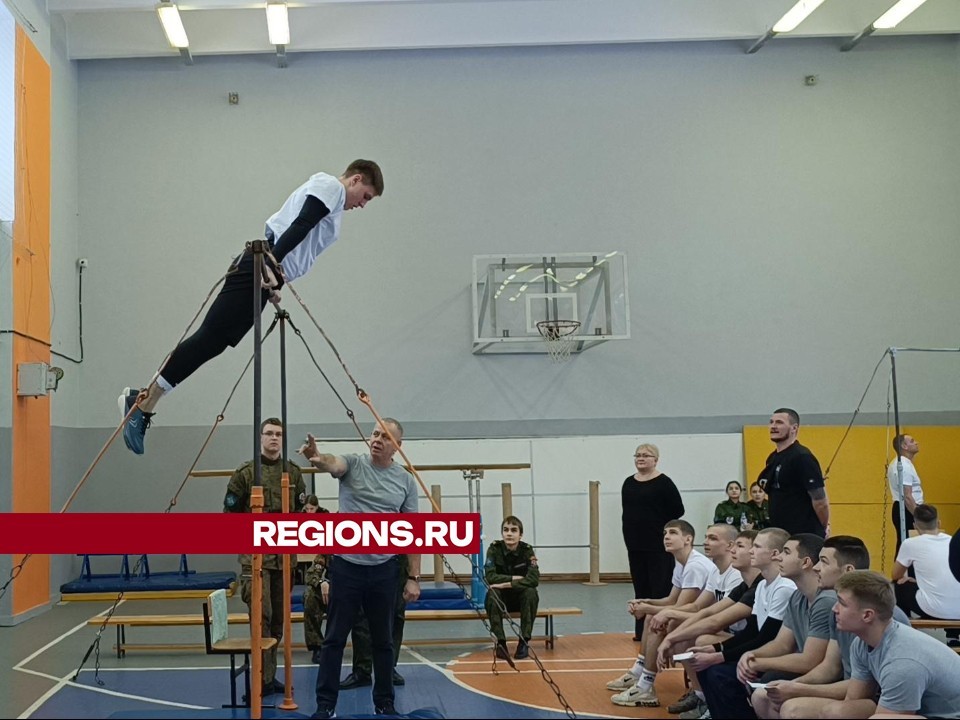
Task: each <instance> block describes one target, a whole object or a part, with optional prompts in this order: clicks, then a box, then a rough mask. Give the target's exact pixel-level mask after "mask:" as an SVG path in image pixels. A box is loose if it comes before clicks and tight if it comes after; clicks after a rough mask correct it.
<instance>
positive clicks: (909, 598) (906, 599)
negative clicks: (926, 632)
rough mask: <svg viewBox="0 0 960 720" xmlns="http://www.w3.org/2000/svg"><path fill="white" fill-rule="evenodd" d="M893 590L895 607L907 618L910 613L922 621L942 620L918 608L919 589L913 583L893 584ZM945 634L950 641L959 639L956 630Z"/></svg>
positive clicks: (958, 630) (959, 634) (951, 629)
mask: <svg viewBox="0 0 960 720" xmlns="http://www.w3.org/2000/svg"><path fill="white" fill-rule="evenodd" d="M911 569H912V568H911ZM893 590H894V593H895V594H896V596H897V607H899V608H900V609H901V610H903V611H904V612H905V613H906V614H907V616H908V617H909V616H910V613H913V614H915V615H916V616H917V617H920V618H923V619H924V620H943V619H944V618H938V617H934V616H933V615H930V614H928V613H925V612H924V611H923V608H921V607H920V603H918V602H917V591H918V590H919V588H918V587H917V584H916V583H915V582H905V583H903V584H902V585H901V584H899V583H894V585H893ZM946 632H947V637H948V638H950V639H951V640H956V639H958V638H960V629H958V628H947V631H946Z"/></svg>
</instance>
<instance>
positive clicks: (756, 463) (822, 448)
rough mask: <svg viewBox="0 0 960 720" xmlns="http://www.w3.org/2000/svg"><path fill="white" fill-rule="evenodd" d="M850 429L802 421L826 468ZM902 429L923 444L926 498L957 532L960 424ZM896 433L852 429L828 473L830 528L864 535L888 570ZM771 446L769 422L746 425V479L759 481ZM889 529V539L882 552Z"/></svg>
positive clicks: (920, 467) (878, 565) (920, 459)
mask: <svg viewBox="0 0 960 720" xmlns="http://www.w3.org/2000/svg"><path fill="white" fill-rule="evenodd" d="M845 431H846V428H845V427H840V426H814V425H811V426H803V425H801V426H800V442H801V443H803V444H804V445H806V446H807V447H808V448H810V450H812V451H813V454H814V455H816V456H817V459H818V460H820V466H821V467H822V468H823V470H824V472H826V471H827V466H828V465H829V464H830V460H831V458H833V456H834V453H837V448H838V446H840V440H841V438H842V437H843V433H844V432H845ZM901 431H902V432H904V433H906V434H908V435H912V436H914V437H915V438H916V439H917V441H918V442H919V443H920V453H919V454H918V455H917V457H916V458H915V460H914V464H915V465H916V468H917V473H918V474H919V475H920V480H921V482H922V483H923V492H924V500H925V501H926V502H928V503H929V504H931V505H936V507H937V509H938V510H939V512H940V518H941V524H942V525H943V528H944V531H945V532H948V533H951V534H953V533H954V532H955V531H957V529H958V528H960V483H958V480H960V452H958V451H957V448H960V427H953V426H950V427H941V426H905V427H902V428H901ZM893 436H894V430H893V428H892V427H891V428H889V430H888V429H887V428H886V427H876V426H871V427H853V428H851V429H850V434H849V435H848V436H847V439H846V440H845V441H844V442H843V445H842V446H840V451H839V453H837V456H836V459H835V460H834V461H833V465H832V466H831V468H830V473H829V476H828V477H827V495H828V496H829V498H830V515H831V519H830V526H831V527H830V530H831V532H832V533H833V534H835V535H856V536H857V537H860V538H862V539H863V541H864V542H865V543H867V547H868V548H870V555H871V558H872V564H873V568H874V569H875V570H884V571H885V572H887V573H888V574H889V572H890V569H891V568H892V566H893V559H894V558H893V550H894V547H895V546H896V544H895V538H894V537H893V523H892V522H891V520H890V513H891V510H890V503H891V498H890V493H889V491H887V482H886V466H887V463H888V462H889V461H890V460H892V459H893V457H894V451H893V447H892V445H891V443H892V441H893ZM772 451H773V443H771V442H770V436H769V434H768V430H767V427H766V426H747V427H744V428H743V453H744V467H745V468H746V478H744V480H745V481H746V482H748V483H750V482H753V481H754V480H756V478H757V475H759V474H760V471H761V470H762V469H763V466H764V463H765V461H766V459H767V456H768V455H769V454H770V453H771V452H772ZM884 532H886V537H887V541H886V547H885V552H883V553H882V552H881V549H882V548H884V541H883V538H884Z"/></svg>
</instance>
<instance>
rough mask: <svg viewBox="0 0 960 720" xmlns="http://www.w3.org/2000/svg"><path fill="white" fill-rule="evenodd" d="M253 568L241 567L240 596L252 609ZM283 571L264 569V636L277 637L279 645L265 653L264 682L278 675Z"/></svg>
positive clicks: (270, 681)
mask: <svg viewBox="0 0 960 720" xmlns="http://www.w3.org/2000/svg"><path fill="white" fill-rule="evenodd" d="M251 572H252V569H251V568H250V567H248V566H246V565H244V566H243V567H242V568H241V575H240V597H241V598H243V601H244V602H245V603H246V604H247V612H248V613H249V612H251V611H250V600H251V594H250V588H251V584H252V583H251V580H250V574H251ZM283 593H284V589H283V571H282V570H268V569H267V568H264V569H263V594H262V597H263V614H262V616H261V621H262V637H272V638H276V639H277V645H275V646H274V647H273V648H272V649H270V650H268V651H267V652H265V653H263V684H264V685H267V684H269V683H272V682H273V681H274V679H275V678H276V676H277V646H278V645H279V644H280V640H281V638H283Z"/></svg>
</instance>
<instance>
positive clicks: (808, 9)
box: [773, 0, 923, 33]
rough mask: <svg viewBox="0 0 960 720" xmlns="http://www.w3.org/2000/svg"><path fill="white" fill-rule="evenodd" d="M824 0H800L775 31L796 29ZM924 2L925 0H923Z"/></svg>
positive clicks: (778, 23)
mask: <svg viewBox="0 0 960 720" xmlns="http://www.w3.org/2000/svg"><path fill="white" fill-rule="evenodd" d="M822 2H823V0H800V1H799V2H798V3H797V4H796V5H794V6H793V7H792V8H790V9H789V10H787V13H786V14H785V15H784V16H783V17H782V18H780V19H779V20H777V23H776V25H774V26H773V31H774V32H775V33H787V32H790V31H791V30H793V29H795V28H796V27H797V25H799V24H800V23H802V22H803V21H804V20H806V19H807V16H808V15H809V14H810V13H812V12H813V11H814V10H816V9H817V8H818V7H820V4H821V3H822ZM921 2H923V0H921Z"/></svg>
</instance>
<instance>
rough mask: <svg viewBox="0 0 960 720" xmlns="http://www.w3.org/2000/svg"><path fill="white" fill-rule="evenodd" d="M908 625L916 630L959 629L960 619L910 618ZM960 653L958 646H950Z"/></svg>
mask: <svg viewBox="0 0 960 720" xmlns="http://www.w3.org/2000/svg"><path fill="white" fill-rule="evenodd" d="M910 625H911V626H912V627H914V628H916V629H917V630H955V629H956V630H960V620H924V619H921V618H910ZM951 649H952V650H953V651H954V652H956V653H958V654H960V646H958V647H954V648H951Z"/></svg>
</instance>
